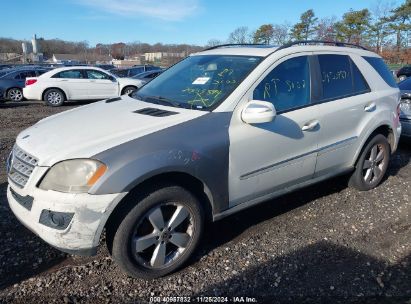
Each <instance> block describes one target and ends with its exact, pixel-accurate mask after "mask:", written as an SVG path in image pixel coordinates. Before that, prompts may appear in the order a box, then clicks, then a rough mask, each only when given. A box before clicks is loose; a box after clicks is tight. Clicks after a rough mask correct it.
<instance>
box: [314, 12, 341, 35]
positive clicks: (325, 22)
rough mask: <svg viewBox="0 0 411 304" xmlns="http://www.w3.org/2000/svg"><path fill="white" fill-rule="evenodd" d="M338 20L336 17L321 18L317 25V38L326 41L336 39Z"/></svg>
mask: <svg viewBox="0 0 411 304" xmlns="http://www.w3.org/2000/svg"><path fill="white" fill-rule="evenodd" d="M336 20H337V18H336V17H331V18H322V19H320V21H318V24H317V27H316V32H315V39H317V40H324V41H335V38H336V37H335V36H336V33H335V23H336Z"/></svg>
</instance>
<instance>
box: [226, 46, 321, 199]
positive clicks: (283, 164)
mask: <svg viewBox="0 0 411 304" xmlns="http://www.w3.org/2000/svg"><path fill="white" fill-rule="evenodd" d="M309 55H310V54H299V55H297V56H296V55H294V56H289V57H286V58H283V59H281V60H280V61H278V62H276V64H275V66H274V68H272V69H271V70H269V71H266V72H265V74H264V75H262V77H261V78H260V80H259V81H257V82H256V84H254V85H253V86H252V87H251V89H250V90H249V92H248V93H247V94H246V95H245V97H244V98H243V100H242V101H241V102H240V103H239V105H238V106H237V108H236V110H235V113H234V115H233V118H232V121H231V125H230V129H229V136H230V165H229V196H230V207H233V206H235V205H238V204H241V203H243V202H247V201H250V200H254V199H258V198H264V197H265V196H267V195H268V196H269V195H271V194H273V193H276V192H280V191H286V189H288V188H290V187H292V186H294V185H296V184H299V183H303V182H306V181H308V180H310V179H311V178H312V177H313V175H314V171H315V164H316V159H317V148H318V144H317V142H318V134H319V130H320V121H319V111H318V105H315V104H313V103H312V101H313V98H312V96H313V93H312V92H313V90H312V87H311V83H312V81H311V74H312V73H311V64H310V56H309ZM249 100H262V101H268V102H271V103H273V104H274V107H275V108H276V111H277V115H276V117H275V118H274V120H273V121H272V122H269V123H261V124H247V123H245V122H243V121H242V120H241V110H242V109H243V108H244V106H245V105H246V103H247V102H248V101H249Z"/></svg>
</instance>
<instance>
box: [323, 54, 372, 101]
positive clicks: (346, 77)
mask: <svg viewBox="0 0 411 304" xmlns="http://www.w3.org/2000/svg"><path fill="white" fill-rule="evenodd" d="M318 62H319V64H320V72H321V80H322V89H323V97H322V100H333V99H338V98H344V97H348V96H353V95H358V94H363V93H367V92H369V91H370V88H369V86H368V84H367V82H366V81H365V79H364V77H363V75H362V74H361V72H360V70H359V69H358V67H357V66H356V65H355V64H354V62H352V60H351V58H350V57H349V56H347V55H318Z"/></svg>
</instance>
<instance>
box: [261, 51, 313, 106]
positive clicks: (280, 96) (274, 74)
mask: <svg viewBox="0 0 411 304" xmlns="http://www.w3.org/2000/svg"><path fill="white" fill-rule="evenodd" d="M253 99H255V100H263V101H268V102H271V103H272V104H274V107H275V109H276V111H277V112H285V111H290V110H293V109H298V108H301V107H303V106H306V105H308V104H310V65H309V61H308V57H307V56H301V57H295V58H291V59H288V60H286V61H284V62H282V63H280V64H279V65H278V66H276V67H275V68H274V69H273V70H272V71H271V72H270V73H269V74H268V75H267V76H266V77H265V78H264V79H263V81H261V82H260V83H259V84H258V86H257V87H256V88H255V90H254V92H253Z"/></svg>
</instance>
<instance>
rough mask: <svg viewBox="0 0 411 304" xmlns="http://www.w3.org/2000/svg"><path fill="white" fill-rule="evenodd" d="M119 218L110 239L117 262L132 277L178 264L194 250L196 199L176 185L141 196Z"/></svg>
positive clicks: (198, 224)
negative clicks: (120, 219) (124, 214)
mask: <svg viewBox="0 0 411 304" xmlns="http://www.w3.org/2000/svg"><path fill="white" fill-rule="evenodd" d="M127 203H128V204H130V205H131V206H134V207H133V208H132V209H131V210H130V211H129V212H128V214H127V215H126V216H125V217H124V219H123V220H122V221H121V223H120V225H119V226H118V228H117V230H116V232H115V233H114V237H113V241H112V255H113V258H114V260H115V261H116V262H117V264H118V265H119V266H120V267H121V268H122V269H123V270H124V271H125V272H126V273H128V274H129V275H131V276H132V277H139V278H144V279H153V278H158V277H162V276H164V275H167V274H169V273H171V272H173V271H175V270H176V269H178V268H179V267H181V266H182V265H183V264H184V263H185V262H186V261H187V260H188V259H189V258H190V256H191V255H192V254H193V252H194V250H195V249H196V247H197V245H198V243H199V241H200V238H201V234H202V231H203V225H204V216H203V211H202V208H201V205H200V203H199V201H198V200H197V199H196V198H195V197H194V196H193V195H192V194H191V193H190V192H188V191H187V190H185V189H184V188H182V187H180V186H173V185H171V186H166V187H162V188H157V190H154V191H151V192H150V193H149V194H148V195H146V196H143V197H142V198H140V199H139V198H137V197H135V196H134V197H133V196H131V197H129V198H128V202H127Z"/></svg>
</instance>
